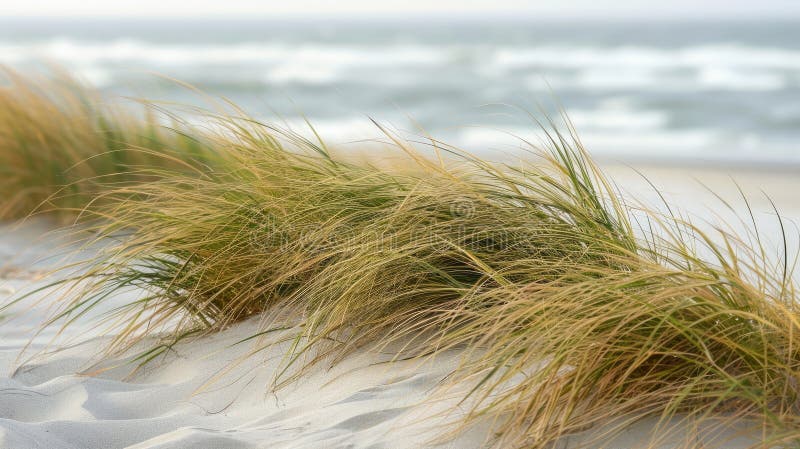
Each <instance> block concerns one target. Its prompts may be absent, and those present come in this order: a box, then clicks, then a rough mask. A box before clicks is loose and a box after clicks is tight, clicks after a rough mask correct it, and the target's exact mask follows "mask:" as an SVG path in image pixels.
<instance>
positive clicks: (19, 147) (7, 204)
mask: <svg viewBox="0 0 800 449" xmlns="http://www.w3.org/2000/svg"><path fill="white" fill-rule="evenodd" d="M121 103H122V102H121V101H110V100H109V99H107V98H105V97H104V96H103V95H101V94H100V93H99V92H97V91H95V90H93V89H91V88H89V87H88V86H86V85H85V84H83V83H81V82H80V81H78V80H77V79H75V78H74V77H71V76H70V75H69V74H67V73H66V72H63V71H61V70H59V69H53V70H52V71H51V72H50V74H49V75H46V76H45V75H26V74H23V73H21V72H18V71H15V70H13V69H10V68H7V67H1V68H0V197H2V198H3V201H2V202H0V219H14V218H21V217H25V216H28V215H30V214H32V213H42V214H49V215H52V216H57V217H60V218H61V219H68V218H70V217H74V216H75V215H76V214H78V213H79V211H80V209H82V208H83V207H84V206H86V205H87V204H89V203H90V202H91V201H93V200H95V199H96V197H97V196H98V193H99V192H101V191H102V190H105V189H107V188H108V187H109V186H111V185H113V184H118V185H126V184H129V183H132V182H145V181H147V180H149V179H150V175H149V174H148V173H146V169H147V168H157V167H166V168H170V169H172V170H176V171H184V170H189V171H192V168H193V167H196V166H198V165H202V164H205V163H208V162H209V158H210V156H211V153H210V152H209V151H208V150H209V149H208V148H207V147H205V146H204V144H203V142H202V141H201V139H199V137H200V133H197V132H193V133H188V132H187V125H186V124H185V123H178V122H177V121H175V120H172V119H174V117H171V116H170V115H169V114H164V113H162V108H160V107H159V106H157V105H155V104H148V103H143V102H142V103H138V104H136V107H134V103H135V102H134V101H128V103H129V104H127V105H125V106H123V105H122V104H121Z"/></svg>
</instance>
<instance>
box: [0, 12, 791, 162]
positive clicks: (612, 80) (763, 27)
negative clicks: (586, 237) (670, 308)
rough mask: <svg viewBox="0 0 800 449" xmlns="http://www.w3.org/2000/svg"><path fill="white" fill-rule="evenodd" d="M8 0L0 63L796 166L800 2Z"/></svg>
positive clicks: (398, 124) (0, 18) (287, 111)
mask: <svg viewBox="0 0 800 449" xmlns="http://www.w3.org/2000/svg"><path fill="white" fill-rule="evenodd" d="M8 3H9V4H3V5H2V6H0V63H2V64H6V65H10V66H12V67H15V68H19V69H23V70H38V69H41V68H42V67H43V66H45V65H46V64H49V63H55V64H58V65H61V66H64V67H67V68H69V69H71V70H72V71H73V72H74V73H75V74H77V75H78V76H80V77H81V78H83V79H84V80H86V81H88V82H89V83H91V84H93V85H94V86H96V87H98V88H100V89H102V90H104V91H109V92H112V93H115V94H123V95H133V96H142V97H146V98H150V99H157V100H170V101H177V102H182V103H192V104H196V103H197V102H198V97H197V96H196V95H195V94H193V93H191V92H190V91H188V90H186V89H185V88H183V87H181V86H179V85H177V84H175V83H173V82H171V81H169V80H166V79H163V78H159V77H158V76H156V75H154V74H157V75H163V76H167V77H173V78H176V79H179V80H182V81H186V82H188V83H191V84H193V85H195V86H197V87H199V88H201V89H203V90H206V91H208V92H209V93H211V94H215V95H222V96H225V97H227V98H229V99H231V100H233V101H234V102H236V103H238V104H240V105H241V106H243V107H244V108H245V109H246V110H247V111H248V112H250V113H251V114H252V115H254V116H256V117H257V118H260V119H265V120H271V121H272V120H275V119H276V117H280V118H281V119H284V120H286V121H287V122H288V123H289V124H297V125H298V126H300V125H299V124H300V123H302V119H301V117H302V116H306V117H308V118H309V119H310V120H311V122H312V123H313V124H314V125H315V126H316V127H317V128H318V130H319V131H320V133H321V134H322V135H323V136H324V137H326V138H327V139H330V140H332V141H334V142H338V143H342V142H349V141H353V140H357V139H361V138H364V137H375V135H376V132H375V129H374V127H372V125H370V123H369V121H368V119H367V117H373V118H376V119H378V120H380V121H383V122H386V123H390V124H391V125H392V126H393V127H395V128H397V129H401V130H408V131H410V132H411V133H416V134H419V127H421V128H424V130H425V131H426V132H427V133H430V134H431V135H434V136H436V137H437V138H440V139H442V140H445V141H446V142H448V143H454V144H457V145H461V146H463V147H465V148H468V149H470V150H474V151H481V152H491V151H509V150H512V151H513V148H514V146H515V143H514V139H513V138H511V137H510V136H508V135H506V134H504V132H508V133H512V134H514V135H517V136H520V137H525V138H533V136H535V135H536V134H537V132H536V125H535V124H534V123H533V122H532V121H531V119H530V118H529V117H528V115H527V112H528V111H531V112H534V113H537V112H538V111H539V110H540V108H541V109H544V110H545V111H547V112H549V113H554V112H556V111H557V109H558V107H559V105H560V106H563V107H564V108H565V109H566V111H567V112H568V114H569V116H570V118H571V119H572V121H573V122H574V124H575V126H576V127H577V130H578V132H579V134H580V136H581V138H582V140H583V142H584V144H585V145H586V146H587V147H588V148H589V149H590V150H591V152H592V153H593V154H594V155H595V156H596V157H598V158H600V159H610V160H614V161H673V162H681V163H686V162H692V163H707V162H711V163H714V164H717V165H719V164H733V165H742V166H754V165H758V166H762V165H763V166H769V167H777V168H783V169H785V168H787V167H797V166H800V165H798V164H800V148H798V142H800V20H798V18H800V2H791V1H781V0H763V1H760V2H752V1H748V2H736V1H713V0H712V1H706V2H697V1H691V2H690V1H684V0H678V1H674V2H670V4H666V3H667V2H655V1H617V2H590V1H584V0H563V1H542V2H521V1H514V0H496V1H492V2H488V1H484V2H454V1H449V0H446V1H443V2H436V4H435V5H430V4H429V3H431V2H425V1H422V0H407V1H405V2H398V1H386V2H374V1H373V2H368V1H363V0H343V1H338V2H323V1H309V0H305V1H303V0H301V1H297V2H293V3H292V4H285V3H286V2H281V4H279V3H277V2H248V1H241V0H229V1H225V2H211V1H205V0H201V1H195V2H189V1H172V2H168V1H161V2H158V1H153V0H142V1H140V2H137V3H136V4H135V5H132V4H130V5H122V6H120V5H117V4H115V2H100V1H95V0H88V1H83V2H75V1H55V0H49V1H48V0H39V1H27V2H13V3H14V4H11V2H8ZM516 145H517V146H518V144H516Z"/></svg>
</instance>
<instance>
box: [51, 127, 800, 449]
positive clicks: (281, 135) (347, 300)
mask: <svg viewBox="0 0 800 449" xmlns="http://www.w3.org/2000/svg"><path fill="white" fill-rule="evenodd" d="M208 120H209V121H210V122H214V123H215V124H216V125H215V126H214V127H213V129H216V130H217V131H218V132H217V133H216V134H214V132H207V133H204V135H203V139H204V142H206V143H207V145H208V146H209V147H211V148H213V149H214V151H215V152H217V153H219V154H224V155H225V157H224V161H220V162H219V163H218V164H217V165H216V166H215V167H214V169H213V170H206V171H204V172H203V173H202V176H197V175H191V174H186V173H185V172H180V171H177V172H176V171H175V170H171V169H169V168H165V169H150V170H148V171H147V174H148V176H149V177H151V179H153V181H152V182H149V183H130V184H127V185H124V186H121V187H120V186H117V187H116V188H113V189H110V190H109V191H103V192H102V194H101V197H102V199H103V201H102V202H101V203H102V205H100V206H98V207H92V208H89V209H88V210H87V212H86V213H89V214H94V216H95V217H97V218H98V219H99V221H98V222H97V224H96V225H95V226H94V228H93V231H95V232H96V233H97V236H98V237H97V238H98V239H109V238H116V239H118V243H115V244H113V245H111V246H110V247H107V248H106V249H105V250H103V252H102V253H101V254H100V255H99V256H98V257H97V258H96V259H94V260H92V261H91V262H90V263H87V264H86V271H85V274H84V275H82V277H81V279H80V287H76V288H78V293H79V294H78V295H77V296H76V295H65V297H64V300H63V301H64V302H63V304H62V308H61V310H60V312H59V313H58V314H56V315H55V316H54V317H53V320H52V322H58V321H59V320H66V322H67V323H68V322H69V320H70V319H71V318H72V317H75V316H76V315H78V314H81V313H84V312H86V311H87V310H88V309H89V308H91V307H94V306H96V305H97V304H98V303H100V302H103V301H106V300H107V298H109V297H111V296H112V295H114V294H115V293H117V292H120V291H122V290H125V289H128V288H131V287H135V288H140V289H141V290H142V291H144V292H146V293H145V294H143V295H142V296H141V297H140V298H139V299H137V300H136V301H131V302H130V303H128V304H126V305H124V306H123V307H121V308H119V309H117V310H116V311H115V314H114V315H113V316H110V317H109V319H110V320H111V319H119V322H120V323H121V327H120V330H119V332H117V333H116V334H115V336H114V337H113V339H112V340H111V343H110V345H109V348H108V349H109V352H112V353H113V352H118V351H123V350H126V349H128V348H129V347H130V346H131V345H133V344H134V343H136V342H138V341H140V340H141V339H142V338H145V337H147V336H151V335H153V334H154V333H158V332H167V335H168V337H169V336H171V337H170V338H172V339H173V340H179V339H183V338H195V337H196V336H199V335H202V334H204V333H207V332H213V331H218V330H221V329H224V328H226V327H227V326H229V325H231V324H232V323H235V322H236V321H239V320H242V319H244V318H246V317H250V316H253V315H263V316H271V317H273V318H272V319H269V320H267V319H265V320H263V323H262V330H261V331H260V333H265V334H266V333H269V332H271V331H272V330H274V329H283V328H285V327H287V322H288V323H289V325H294V324H297V325H298V327H296V330H297V331H296V333H295V334H294V337H292V338H293V342H292V344H291V349H290V351H289V352H288V353H287V354H286V357H285V359H284V363H283V365H282V369H281V370H279V372H278V373H276V379H275V383H276V385H277V386H280V385H282V384H283V383H285V382H289V381H293V380H296V379H297V378H298V376H302V374H303V373H304V371H305V369H306V368H308V367H309V366H311V365H313V364H315V363H319V362H321V361H323V360H324V361H327V362H328V363H336V362H337V361H338V360H341V358H342V357H345V356H346V355H348V354H350V353H352V352H353V351H355V350H358V349H359V348H362V347H364V346H367V345H376V346H379V347H386V346H389V345H392V344H400V345H401V347H402V348H403V349H402V351H401V352H400V353H398V357H401V356H402V357H409V356H410V357H413V356H417V357H426V356H429V355H431V354H436V353H439V352H441V351H445V350H449V349H456V350H459V351H461V352H462V353H463V362H462V364H461V365H460V366H459V368H458V369H457V370H456V372H455V373H454V375H453V376H452V378H451V382H452V383H453V384H463V383H466V384H468V385H471V388H470V389H469V390H468V392H467V393H465V394H466V397H465V401H466V402H465V403H467V402H468V403H469V404H470V407H471V412H470V414H469V415H468V416H467V418H466V420H465V421H464V422H463V423H462V425H464V426H469V425H470V424H471V423H474V422H476V421H478V420H481V419H484V418H487V417H491V418H492V419H494V420H495V421H496V423H497V427H496V429H495V430H496V431H497V435H498V436H497V438H496V440H495V441H494V443H495V444H496V445H497V446H498V447H535V448H547V447H552V444H554V443H556V442H558V441H559V440H560V439H562V438H563V437H565V436H569V435H575V434H580V433H584V434H585V433H586V432H587V430H591V429H600V431H599V433H598V434H597V435H595V436H594V437H589V441H591V442H593V443H597V442H598V441H609V439H610V438H612V437H613V436H614V435H618V434H619V433H620V432H621V431H622V430H623V429H625V428H629V427H630V426H631V425H633V424H635V423H636V422H639V421H641V420H643V419H646V418H651V419H656V423H657V425H655V426H654V429H653V431H652V434H651V436H652V439H651V440H650V441H648V442H644V443H643V445H645V446H647V445H651V446H655V445H656V444H657V443H658V442H659V440H660V439H663V438H665V435H666V434H667V433H668V432H667V430H669V429H670V428H671V427H673V426H674V424H675V421H676V420H678V421H680V422H682V423H684V424H686V425H687V426H689V428H691V429H695V430H697V432H698V433H700V434H702V435H703V436H702V437H701V439H700V440H695V439H688V438H687V439H685V440H684V442H683V445H684V446H685V447H697V446H698V445H703V446H705V447H713V446H714V445H716V446H718V447H724V444H725V443H724V442H725V440H724V434H722V433H719V432H718V431H717V430H720V429H722V430H731V429H736V428H737V426H741V425H743V424H745V425H748V426H754V427H755V428H757V429H758V431H759V433H758V435H759V438H760V439H761V441H755V442H754V443H753V446H754V447H776V446H789V445H790V444H794V443H796V441H797V440H798V439H800V382H799V381H798V380H799V379H800V314H798V305H797V297H796V288H795V286H794V283H793V273H792V269H793V268H792V267H793V265H791V264H789V263H788V262H787V263H783V264H781V265H779V266H778V268H775V269H773V268H771V267H773V266H775V265H774V264H771V263H770V261H769V260H768V257H767V253H766V251H765V250H764V249H763V246H762V245H761V241H760V239H759V237H758V235H757V233H755V234H754V235H745V236H737V235H735V234H734V233H732V232H731V231H729V230H726V229H712V230H711V231H708V230H707V229H705V228H701V227H698V226H695V225H694V224H692V223H691V222H689V221H687V220H684V219H683V218H681V217H680V216H679V215H675V214H673V209H671V208H670V209H669V213H667V214H662V213H659V212H657V211H655V210H651V209H646V208H641V207H639V206H633V205H631V204H630V203H629V202H626V201H625V200H624V199H623V198H622V197H621V196H620V195H619V194H617V193H616V191H615V190H614V188H613V187H612V184H611V183H610V181H608V180H607V179H606V178H605V177H604V176H603V174H602V173H601V172H600V170H598V169H597V167H596V166H595V165H594V164H593V162H592V160H591V159H590V158H589V156H588V155H587V154H586V152H585V151H584V150H583V147H582V146H581V144H580V142H579V141H578V140H577V138H576V137H575V135H574V130H572V129H571V128H568V129H567V131H564V132H560V131H557V130H555V131H552V132H550V133H548V134H547V136H548V138H549V142H548V148H547V149H545V150H542V151H541V152H540V153H539V154H540V155H541V156H543V158H542V159H541V160H539V161H536V162H531V163H521V164H519V165H515V166H511V165H504V164H495V163H489V162H486V161H483V160H480V159H479V158H476V157H474V156H472V155H470V154H468V153H466V152H463V151H461V150H458V149H457V148H454V147H451V146H447V145H445V144H443V143H440V142H436V143H435V147H436V151H437V157H436V158H435V159H429V158H427V157H426V156H424V155H423V153H422V152H421V151H418V150H416V149H414V148H413V147H412V146H410V145H409V144H407V143H406V142H404V141H402V140H401V139H398V138H396V137H395V136H393V135H392V134H391V133H390V132H387V131H386V130H383V131H384V132H385V133H386V135H387V136H388V137H389V138H390V139H389V140H390V143H391V145H393V146H394V147H395V148H399V149H400V150H401V153H402V154H405V160H406V162H405V163H404V164H399V165H397V166H395V167H394V168H385V167H384V168H379V166H378V164H369V163H365V162H363V161H361V162H354V161H352V160H350V159H348V158H347V157H345V156H341V155H335V154H333V153H332V152H331V151H330V150H329V148H327V147H326V146H325V145H324V144H322V143H316V142H314V141H311V140H308V139H305V138H303V137H301V136H300V135H298V134H297V133H294V132H291V131H288V130H282V129H280V128H277V127H274V126H270V125H265V124H261V123H259V122H257V121H255V120H253V119H251V118H248V117H239V116H227V117H226V116H218V115H217V116H209V119H208ZM54 148H55V147H54ZM537 151H538V150H537ZM443 155H444V156H443ZM748 207H749V206H748ZM754 241H755V242H757V243H756V244H755V245H754V244H753V242H754ZM701 249H702V253H703V255H702V256H701V255H700V254H701ZM706 253H707V254H706ZM784 257H785V254H784ZM255 337H256V336H254V338H255ZM167 347H168V345H161V346H158V347H156V348H154V349H152V350H151V351H149V352H146V353H144V354H143V355H142V356H141V357H139V358H138V360H144V361H147V360H150V359H152V358H153V357H154V356H155V355H157V354H158V353H159V351H162V350H164V348H167ZM614 422H616V423H617V424H616V425H613V426H611V427H608V425H609V423H614ZM603 426H606V428H605V429H606V430H603V429H604V427H603ZM713 429H717V430H713ZM751 430H752V429H751ZM587 444H588V443H587Z"/></svg>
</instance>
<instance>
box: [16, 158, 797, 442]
mask: <svg viewBox="0 0 800 449" xmlns="http://www.w3.org/2000/svg"><path fill="white" fill-rule="evenodd" d="M609 170H610V171H611V172H612V173H613V174H614V175H615V176H616V179H618V180H620V181H621V184H622V185H623V186H624V187H625V188H626V189H628V190H634V191H636V193H637V194H640V195H645V196H646V197H647V198H648V201H650V200H653V201H655V200H657V197H655V196H653V195H652V194H650V193H646V190H647V184H646V183H644V182H642V181H641V180H640V179H638V178H637V176H636V175H634V174H632V173H631V172H630V171H629V170H628V169H624V168H621V167H609ZM644 170H645V172H646V173H647V174H648V176H650V177H651V178H652V179H653V181H654V182H655V183H656V184H657V185H659V186H660V187H662V188H664V189H665V190H666V191H667V192H668V195H669V196H670V197H671V198H672V199H673V200H675V201H676V203H678V204H681V206H682V207H684V208H687V209H689V210H690V212H691V213H693V214H695V215H696V216H698V217H699V218H701V219H709V220H710V221H714V220H715V218H714V217H712V216H710V215H709V213H708V210H707V209H705V205H706V204H713V203H714V202H715V200H714V198H713V196H711V195H710V194H707V193H704V191H703V190H702V189H701V188H699V187H698V186H697V184H696V183H694V182H693V181H692V177H697V178H700V179H702V180H704V181H705V182H707V183H709V184H710V185H711V186H712V187H714V188H715V189H718V190H720V191H721V192H723V194H724V195H725V196H726V197H728V198H734V199H735V198H736V191H735V188H734V186H733V184H731V183H730V182H729V181H728V178H727V175H726V173H725V172H721V171H717V172H709V171H704V170H701V169H693V170H674V169H667V168H663V167H645V168H644ZM733 174H734V176H735V177H736V178H737V179H739V180H740V181H741V183H742V185H743V188H744V189H745V190H746V191H748V192H750V193H753V194H754V201H753V205H754V209H756V215H757V219H758V221H759V224H760V226H763V229H764V230H765V232H766V233H768V234H774V233H776V232H777V230H778V227H777V224H776V222H775V220H774V217H773V215H772V214H771V213H770V206H769V203H768V202H767V201H765V200H764V199H763V198H760V197H759V192H758V189H764V190H766V191H767V192H768V193H770V194H771V195H772V196H773V197H774V199H775V201H776V203H777V204H778V206H779V207H780V208H781V209H782V211H783V212H784V213H785V214H786V215H787V216H788V217H789V218H796V217H800V214H799V213H797V212H798V210H800V200H798V199H797V197H796V194H797V193H796V192H800V190H798V189H799V188H800V179H798V177H797V176H795V175H794V174H792V173H764V172H746V171H741V170H737V171H735V172H734V173H733ZM716 207H718V205H717V206H716ZM723 215H724V214H723ZM722 219H723V220H724V218H722ZM45 230H46V227H45V226H44V225H43V224H41V223H33V224H31V225H28V226H26V227H25V228H23V229H20V230H11V229H10V228H8V227H4V228H0V258H2V263H0V267H4V268H2V270H3V271H0V304H2V303H4V302H5V301H8V300H9V298H11V297H12V296H13V295H12V292H14V291H22V290H25V289H29V288H33V287H35V286H37V285H41V284H42V282H44V281H43V280H40V279H38V274H39V271H41V270H44V269H47V267H48V266H52V265H53V264H55V263H56V262H57V261H55V260H42V259H43V258H44V257H45V256H47V255H49V254H51V253H52V252H53V251H54V248H56V247H58V245H59V244H60V239H59V238H57V237H53V236H50V237H46V238H44V239H40V238H39V236H40V235H41V234H43V233H44V232H45ZM791 232H795V231H793V230H792V231H791ZM37 242H38V243H37ZM47 294H48V293H47V292H43V293H42V294H41V295H43V297H44V298H47V296H46V295H47ZM13 310H15V309H14V308H12V311H13ZM45 314H46V310H45V308H44V307H43V306H39V307H37V308H35V309H34V310H33V311H32V312H30V313H28V314H27V315H25V316H22V317H17V318H13V317H12V318H13V319H11V318H9V317H6V318H5V319H4V318H0V448H19V449H25V448H40V449H62V448H64V449H66V448H102V449H110V448H125V447H128V448H137V449H141V448H196V447H197V448H339V447H356V448H413V447H428V446H432V443H431V439H432V438H433V437H434V436H435V435H437V432H439V431H441V430H442V429H443V427H442V426H443V424H444V423H445V422H446V420H447V418H448V417H447V416H443V415H442V414H441V413H439V414H437V412H441V411H442V410H448V409H450V407H451V406H452V405H453V404H454V403H455V402H454V400H453V399H450V400H448V399H446V398H445V399H440V400H439V401H436V402H429V401H426V400H428V399H430V398H431V394H432V392H433V391H434V390H435V389H436V387H437V384H438V383H439V382H440V381H441V380H442V379H443V378H444V377H445V376H447V375H448V373H449V372H450V370H451V369H452V366H453V365H454V363H455V361H456V358H457V356H458V355H457V354H444V355H442V356H440V357H438V358H437V359H436V360H435V361H434V362H432V363H425V364H423V365H421V364H420V363H419V362H408V361H406V362H397V363H394V364H391V365H389V364H383V363H379V362H381V361H384V360H386V359H387V358H388V356H387V355H386V354H377V353H373V352H367V353H361V354H359V355H356V356H352V357H350V358H348V359H346V360H345V361H344V362H342V363H341V364H339V365H336V366H335V367H334V368H332V369H330V368H329V367H328V366H327V365H317V366H315V367H314V368H312V369H311V371H310V372H309V373H308V374H306V375H305V376H304V377H302V379H301V381H300V382H297V383H293V384H291V385H289V386H287V387H285V388H283V389H281V390H279V391H277V392H273V391H270V390H269V388H268V385H269V384H270V380H271V379H272V375H273V373H274V370H275V367H276V366H277V364H278V362H279V360H280V357H281V355H282V354H283V351H284V350H285V348H283V347H280V346H276V347H273V348H271V349H269V350H267V351H263V352H262V353H259V355H257V356H255V357H250V358H244V361H242V362H241V363H239V364H233V365H232V363H233V362H236V361H238V360H242V356H243V355H245V354H247V352H248V351H249V350H250V349H251V348H252V346H251V345H249V344H240V345H233V343H235V342H237V341H239V340H241V339H242V338H245V337H247V336H249V335H251V334H252V333H253V332H254V329H255V328H256V325H257V323H256V322H254V321H249V322H245V323H242V324H240V325H237V326H235V327H233V328H231V329H229V330H227V331H225V332H223V333H220V334H217V335H214V336H211V337H207V338H204V339H202V340H200V341H195V342H191V343H189V344H178V345H177V346H176V347H175V348H174V351H172V352H170V353H169V354H168V355H167V356H165V357H162V358H159V359H157V360H156V361H154V362H153V363H151V364H150V365H148V366H147V367H145V368H144V369H142V370H139V371H137V372H136V373H135V374H134V375H132V376H131V377H126V375H127V374H129V373H130V366H122V367H116V368H112V369H109V370H106V371H103V372H100V373H94V374H93V375H91V376H89V375H83V374H81V373H82V372H83V370H85V369H86V368H87V367H89V366H91V365H92V362H93V361H96V354H97V352H98V350H99V348H101V347H102V346H103V343H104V338H107V337H94V338H92V337H93V335H94V332H96V329H95V328H94V327H93V326H92V324H91V317H86V318H85V319H83V320H82V321H80V322H79V323H77V325H76V326H74V327H72V328H70V330H69V332H70V334H68V335H65V336H64V339H62V340H60V341H81V340H87V339H88V341H85V342H84V343H82V344H79V345H75V346H69V345H66V344H64V343H62V344H61V345H60V346H57V347H55V348H53V349H54V350H55V351H54V352H53V353H52V354H50V355H48V356H47V357H44V358H37V359H34V360H32V361H30V362H28V363H27V364H25V365H24V366H22V367H21V368H19V369H17V368H18V364H19V360H17V356H18V355H19V353H20V350H21V348H22V347H23V346H24V345H25V344H26V342H27V341H28V340H29V338H30V336H31V335H32V334H31V329H32V328H33V327H35V325H36V324H38V322H39V321H40V320H41V318H42V317H43V316H45ZM3 320H5V321H3ZM54 331H55V330H54V329H48V330H46V331H45V332H44V333H43V334H42V335H41V336H40V337H38V338H37V339H35V341H34V344H33V345H32V347H31V348H30V350H29V352H28V353H31V351H32V352H36V351H37V350H40V349H41V348H43V347H44V344H45V343H46V342H48V341H49V339H50V337H52V336H53V335H54ZM232 345H233V346H232ZM116 362H118V361H107V362H106V363H105V364H103V365H102V366H104V367H113V366H114V365H115V363H116ZM231 366H233V368H232V369H230V370H227V371H226V370H225V369H226V368H227V367H231ZM210 380H213V382H211V383H209V381H210ZM456 394H457V392H456ZM457 413H458V412H455V415H454V414H451V415H450V416H449V418H451V419H452V418H454V417H457ZM646 432H647V423H643V424H642V425H640V426H639V427H638V428H637V429H633V430H632V431H629V432H627V433H626V434H624V435H622V436H621V438H620V440H619V441H617V442H616V443H614V445H613V447H619V448H622V447H636V445H637V444H641V443H642V442H643V441H645V440H646V438H645V437H644V435H646ZM488 436H489V432H488V427H487V426H478V427H476V428H474V429H472V430H470V431H468V432H466V433H462V434H460V435H459V436H458V438H457V439H455V440H453V441H449V442H446V443H442V444H441V447H452V448H459V449H460V448H473V447H483V446H485V444H484V443H485V441H486V440H487V438H488ZM577 441H579V438H572V439H571V443H574V442H577ZM569 446H571V444H568V445H565V446H564V447H569ZM668 446H669V445H666V446H665V447H668ZM736 446H737V444H734V443H730V444H729V445H728V447H736Z"/></svg>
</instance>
